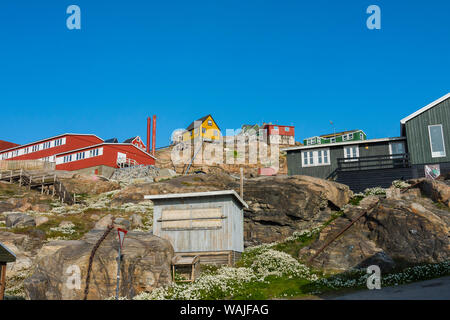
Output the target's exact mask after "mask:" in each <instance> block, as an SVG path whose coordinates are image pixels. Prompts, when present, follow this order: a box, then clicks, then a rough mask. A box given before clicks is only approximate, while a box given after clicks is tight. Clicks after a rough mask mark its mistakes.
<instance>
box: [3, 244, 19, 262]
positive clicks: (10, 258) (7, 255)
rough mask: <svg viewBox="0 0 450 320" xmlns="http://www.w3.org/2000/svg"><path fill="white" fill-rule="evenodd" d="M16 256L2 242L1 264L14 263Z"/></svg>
mask: <svg viewBox="0 0 450 320" xmlns="http://www.w3.org/2000/svg"><path fill="white" fill-rule="evenodd" d="M14 261H16V255H15V254H14V252H12V251H11V250H9V249H8V248H7V247H6V246H5V245H4V244H3V243H1V242H0V262H6V263H8V262H14Z"/></svg>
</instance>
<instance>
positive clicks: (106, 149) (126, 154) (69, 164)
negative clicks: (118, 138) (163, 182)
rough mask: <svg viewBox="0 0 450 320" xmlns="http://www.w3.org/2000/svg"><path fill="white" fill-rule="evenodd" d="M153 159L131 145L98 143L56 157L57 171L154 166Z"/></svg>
mask: <svg viewBox="0 0 450 320" xmlns="http://www.w3.org/2000/svg"><path fill="white" fill-rule="evenodd" d="M154 164H155V158H154V157H153V156H152V155H150V154H148V153H147V152H145V151H144V150H142V149H140V148H139V147H137V146H135V145H134V144H131V143H100V144H97V145H93V146H89V147H84V148H80V149H76V150H70V151H67V152H63V153H60V154H57V155H56V169H57V170H68V171H73V170H80V169H85V168H92V167H97V166H108V167H111V168H120V167H124V166H131V165H154Z"/></svg>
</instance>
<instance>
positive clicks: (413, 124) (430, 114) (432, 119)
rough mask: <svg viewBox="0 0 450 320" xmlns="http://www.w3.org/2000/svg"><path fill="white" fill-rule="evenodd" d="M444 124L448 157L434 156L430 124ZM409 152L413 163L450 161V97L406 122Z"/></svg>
mask: <svg viewBox="0 0 450 320" xmlns="http://www.w3.org/2000/svg"><path fill="white" fill-rule="evenodd" d="M433 124H442V129H443V133H444V143H445V153H446V157H442V158H432V157H431V146H430V137H429V135H428V126H429V125H433ZM405 127H406V137H407V138H408V152H409V155H410V160H411V163H412V164H427V163H440V162H449V161H450V99H447V100H445V101H442V102H441V103H440V104H438V105H436V106H434V107H433V108H431V109H429V110H427V111H425V112H423V113H421V114H420V115H418V116H417V117H414V118H413V119H411V120H409V121H408V122H406V124H405Z"/></svg>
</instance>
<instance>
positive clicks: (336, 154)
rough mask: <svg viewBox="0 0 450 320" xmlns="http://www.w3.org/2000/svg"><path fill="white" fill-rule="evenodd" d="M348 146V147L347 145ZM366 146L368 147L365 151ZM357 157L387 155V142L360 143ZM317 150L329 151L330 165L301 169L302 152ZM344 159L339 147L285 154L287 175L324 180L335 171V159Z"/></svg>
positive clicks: (342, 150)
mask: <svg viewBox="0 0 450 320" xmlns="http://www.w3.org/2000/svg"><path fill="white" fill-rule="evenodd" d="M347 146H348V145H347ZM366 146H367V147H368V148H367V149H366ZM358 147H359V156H360V157H368V156H378V155H389V142H388V141H386V142H377V143H361V144H358ZM317 149H330V160H331V164H330V165H329V166H315V167H305V168H303V167H302V155H301V153H302V152H303V151H308V150H317ZM338 158H344V146H339V145H327V146H323V148H311V149H306V150H291V151H288V152H287V164H288V174H289V175H296V174H300V175H307V176H313V177H318V178H322V179H325V178H327V177H328V176H329V175H330V174H331V173H332V172H333V171H334V170H336V169H337V159H338Z"/></svg>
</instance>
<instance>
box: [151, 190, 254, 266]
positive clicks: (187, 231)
mask: <svg viewBox="0 0 450 320" xmlns="http://www.w3.org/2000/svg"><path fill="white" fill-rule="evenodd" d="M145 199H148V200H152V201H153V203H154V209H153V234H154V235H156V236H158V237H161V238H163V239H167V240H169V241H170V243H171V244H172V246H173V248H174V251H175V253H176V254H181V255H183V256H194V255H198V256H199V257H200V263H208V264H228V265H233V264H234V262H235V261H236V260H238V259H239V258H240V256H241V253H242V252H243V251H244V215H243V208H244V207H245V208H248V205H247V204H246V203H245V202H244V200H242V198H241V197H239V195H238V194H237V193H236V192H235V191H234V190H224V191H209V192H193V193H171V194H160V195H148V196H145Z"/></svg>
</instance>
